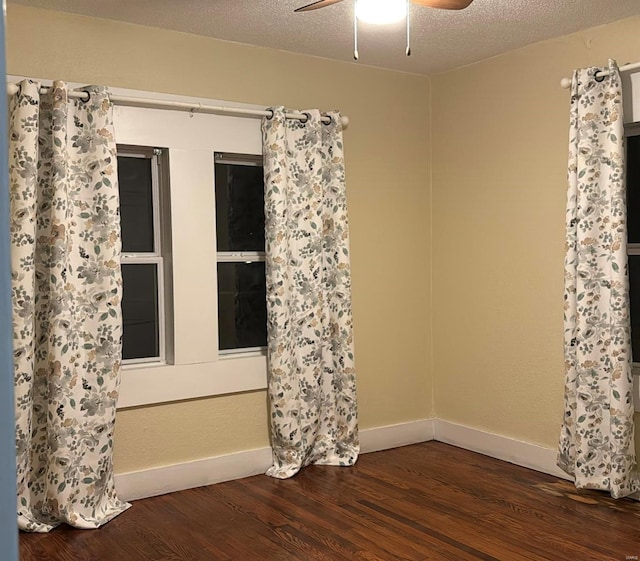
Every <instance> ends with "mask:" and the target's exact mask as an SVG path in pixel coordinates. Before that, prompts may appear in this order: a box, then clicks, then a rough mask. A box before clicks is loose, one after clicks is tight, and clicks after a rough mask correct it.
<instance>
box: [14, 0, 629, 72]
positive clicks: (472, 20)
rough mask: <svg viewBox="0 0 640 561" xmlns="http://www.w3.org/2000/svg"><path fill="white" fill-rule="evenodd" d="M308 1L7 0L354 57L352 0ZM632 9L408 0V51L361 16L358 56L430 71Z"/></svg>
mask: <svg viewBox="0 0 640 561" xmlns="http://www.w3.org/2000/svg"><path fill="white" fill-rule="evenodd" d="M309 1H310V0H306V1H305V0H9V2H10V3H11V2H12V3H15V4H23V5H26V6H34V7H40V8H46V9H50V10H61V11H65V12H72V13H76V14H84V15H89V16H96V17H101V18H108V19H114V20H119V21H126V22H130V23H138V24H142V25H148V26H152V27H162V28H166V29H173V30H177V31H184V32H187V33H193V34H196V35H205V36H209V37H216V38H219V39H225V40H228V41H236V42H239V43H248V44H252V45H260V46H263V47H272V48H276V49H282V50H286V51H293V52H298V53H305V54H309V55H316V56H321V57H326V58H333V59H337V60H345V61H352V62H353V58H352V52H353V20H352V6H353V4H352V2H353V0H344V2H341V3H339V4H334V5H333V6H329V7H327V8H323V9H321V10H316V11H311V12H306V13H298V14H294V13H293V10H294V9H295V8H297V7H299V6H302V5H304V4H307V3H309ZM636 14H640V0H475V1H474V2H473V4H471V6H469V7H468V8H467V9H466V10H462V11H458V12H455V11H445V10H435V9H432V8H423V7H419V6H415V5H413V6H412V8H411V17H412V41H411V43H412V55H411V56H410V57H406V56H405V55H404V48H405V47H404V45H405V34H404V24H402V23H401V24H398V25H395V26H390V27H387V28H385V27H376V26H371V25H364V24H361V25H360V28H359V29H360V32H359V52H360V61H359V62H358V63H357V64H367V65H371V66H378V67H381V68H389V69H395V70H402V71H407V72H415V73H418V74H434V73H438V72H443V71H446V70H450V69H452V68H456V67H458V66H462V65H465V64H469V63H471V62H474V61H477V60H481V59H484V58H488V57H491V56H494V55H497V54H500V53H503V52H506V51H509V50H511V49H515V48H518V47H521V46H523V45H526V44H529V43H534V42H536V41H541V40H543V39H548V38H552V37H558V36H560V35H565V34H567V33H571V32H573V31H579V30H581V29H586V28H588V27H593V26H595V25H600V24H604V23H608V22H611V21H615V20H618V19H622V18H625V17H629V16H632V15H636ZM639 32H640V30H639ZM621 62H622V61H621Z"/></svg>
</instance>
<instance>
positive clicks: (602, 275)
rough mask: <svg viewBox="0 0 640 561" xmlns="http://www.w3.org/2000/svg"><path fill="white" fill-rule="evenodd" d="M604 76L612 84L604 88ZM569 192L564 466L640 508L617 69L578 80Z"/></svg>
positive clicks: (583, 483)
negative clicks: (637, 501) (634, 501)
mask: <svg viewBox="0 0 640 561" xmlns="http://www.w3.org/2000/svg"><path fill="white" fill-rule="evenodd" d="M598 70H599V71H600V72H603V71H607V70H608V72H609V76H608V77H603V78H601V77H600V76H598V77H597V78H596V72H597V71H598ZM568 183H569V187H568V195H567V214H566V256H565V275H564V277H565V290H564V302H565V304H564V354H565V389H564V419H563V425H562V430H561V435H560V445H559V455H558V465H559V466H560V467H561V468H562V469H563V470H564V471H566V472H567V473H568V474H570V475H572V476H573V477H574V478H575V484H576V486H577V487H578V488H588V489H601V490H605V491H609V492H610V493H611V495H612V496H613V497H615V498H618V497H625V496H634V495H635V497H636V498H638V490H639V489H640V480H639V477H638V472H637V471H636V461H635V451H634V442H633V439H634V435H633V433H634V425H633V415H634V407H633V396H632V372H631V327H630V313H629V279H628V270H627V226H626V190H625V180H624V125H623V117H622V87H621V81H620V74H619V71H618V68H617V66H616V64H615V62H614V61H610V62H609V68H608V69H602V68H601V69H598V68H589V69H581V70H577V71H576V72H575V73H574V76H573V82H572V93H571V118H570V144H569V173H568Z"/></svg>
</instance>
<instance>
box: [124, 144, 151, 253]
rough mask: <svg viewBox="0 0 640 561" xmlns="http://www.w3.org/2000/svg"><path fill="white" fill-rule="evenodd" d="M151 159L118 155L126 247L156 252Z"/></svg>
mask: <svg viewBox="0 0 640 561" xmlns="http://www.w3.org/2000/svg"><path fill="white" fill-rule="evenodd" d="M151 163H152V162H151V160H150V159H149V158H134V157H130V156H118V183H119V185H120V225H121V228H122V251H123V252H125V253H144V252H153V250H154V247H153V190H152V188H151V185H152V181H151Z"/></svg>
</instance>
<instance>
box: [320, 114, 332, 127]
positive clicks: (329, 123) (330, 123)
mask: <svg viewBox="0 0 640 561" xmlns="http://www.w3.org/2000/svg"><path fill="white" fill-rule="evenodd" d="M322 118H323V119H329V122H328V123H325V122H324V121H322V124H323V125H325V126H329V125H332V124H333V117H332V116H331V115H324V116H323V117H322Z"/></svg>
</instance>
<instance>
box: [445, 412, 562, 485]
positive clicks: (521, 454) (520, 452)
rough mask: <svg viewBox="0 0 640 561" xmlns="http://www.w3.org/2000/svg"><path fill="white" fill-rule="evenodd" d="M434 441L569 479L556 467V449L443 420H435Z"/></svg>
mask: <svg viewBox="0 0 640 561" xmlns="http://www.w3.org/2000/svg"><path fill="white" fill-rule="evenodd" d="M434 437H435V440H437V441H438V442H444V443H446V444H452V445H453V446H457V447H458V448H464V449H465V450H471V451H473V452H479V453H480V454H484V455H485V456H490V457H492V458H496V459H498V460H504V461H505V462H509V463H512V464H516V465H518V466H523V467H526V468H529V469H534V470H536V471H540V472H542V473H547V474H549V475H554V476H555V477H561V478H562V479H568V480H570V481H571V480H572V479H571V478H570V477H569V476H568V475H567V474H566V473H565V472H564V471H562V470H561V469H560V468H559V467H558V466H557V465H556V456H557V450H555V449H552V448H544V447H543V446H538V445H537V444H531V443H529V442H523V441H522V440H516V439H514V438H509V437H508V436H501V435H499V434H493V433H490V432H485V431H482V430H479V429H474V428H471V427H466V426H464V425H458V424H456V423H451V422H449V421H443V420H442V419H436V421H435V435H434Z"/></svg>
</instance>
